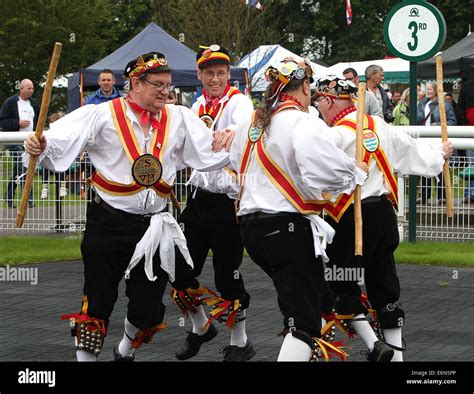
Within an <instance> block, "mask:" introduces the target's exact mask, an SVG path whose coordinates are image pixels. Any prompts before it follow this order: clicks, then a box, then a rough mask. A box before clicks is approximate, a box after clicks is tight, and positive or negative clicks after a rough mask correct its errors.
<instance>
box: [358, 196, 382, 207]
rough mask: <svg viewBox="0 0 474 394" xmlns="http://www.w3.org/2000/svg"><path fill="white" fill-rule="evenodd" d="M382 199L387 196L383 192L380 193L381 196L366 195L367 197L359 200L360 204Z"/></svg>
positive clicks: (373, 202) (376, 201)
mask: <svg viewBox="0 0 474 394" xmlns="http://www.w3.org/2000/svg"><path fill="white" fill-rule="evenodd" d="M382 201H387V196H386V195H385V194H382V195H381V196H373V197H367V198H364V199H363V200H362V201H361V204H364V205H365V204H375V203H378V202H382Z"/></svg>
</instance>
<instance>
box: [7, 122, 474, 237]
mask: <svg viewBox="0 0 474 394" xmlns="http://www.w3.org/2000/svg"><path fill="white" fill-rule="evenodd" d="M397 129H399V130H402V129H403V130H406V131H407V132H409V133H410V134H412V135H414V136H415V137H422V138H432V137H435V136H439V133H440V129H439V127H420V126H416V127H415V126H408V127H397ZM448 131H449V133H450V139H451V141H453V145H454V147H455V148H457V149H472V150H474V128H473V127H464V126H456V127H450V128H449V129H448ZM26 135H27V133H18V132H13V133H6V132H0V143H20V142H22V141H23V140H24V138H25V137H26ZM437 140H438V141H439V138H438V139H437ZM19 163H20V154H19V153H18V152H8V151H0V193H1V194H0V197H1V200H0V212H1V216H0V231H3V232H5V231H12V232H18V233H22V232H32V231H40V232H77V231H82V230H83V229H84V226H85V218H86V208H87V202H88V198H89V196H88V195H87V188H86V182H85V180H86V179H87V177H88V176H89V175H90V172H91V168H90V163H89V162H88V160H87V159H83V160H82V161H81V160H79V158H78V159H77V161H75V162H74V163H73V164H72V165H71V167H70V168H69V169H68V170H67V171H66V172H65V173H63V174H54V173H50V172H48V171H46V170H44V169H42V168H41V167H39V168H38V170H37V173H36V175H35V178H34V182H33V191H32V202H33V204H34V207H32V208H29V209H28V213H27V216H26V219H25V224H24V226H23V228H22V229H16V228H15V224H14V223H15V217H16V208H15V206H18V205H19V201H20V198H21V194H20V193H21V187H20V185H21V181H22V179H20V180H19V181H17V183H18V185H17V187H16V194H15V195H14V197H13V199H12V200H11V201H10V202H11V207H9V204H8V203H7V201H5V197H6V194H7V190H8V185H9V184H11V181H10V180H11V178H12V177H13V176H14V175H15V173H14V172H15V166H17V168H16V169H17V170H19ZM449 164H450V169H451V174H452V182H451V183H452V186H453V206H454V218H452V219H449V220H448V219H447V217H446V213H445V211H446V206H445V201H443V191H444V183H439V184H438V183H437V182H436V180H435V179H430V180H428V181H427V182H425V181H424V182H423V183H422V182H421V180H420V181H419V182H418V193H417V199H418V202H417V225H416V233H417V238H418V239H425V240H445V241H448V240H449V241H453V240H456V241H468V240H473V239H474V221H473V218H472V216H474V157H466V156H460V155H456V156H453V157H452V158H451V160H450V163H449ZM471 166H472V167H473V173H472V175H471V173H470V171H469V170H468V169H469V168H470V167H471ZM21 169H22V170H24V168H23V167H22V166H21ZM17 172H20V173H21V172H23V171H17ZM46 172H47V173H48V175H47V176H46V175H45V173H46ZM188 175H189V174H188V173H187V170H183V171H180V172H179V173H177V177H176V182H175V185H174V193H175V195H176V197H177V199H178V201H179V202H180V205H181V207H182V209H184V207H185V206H186V201H187V198H189V197H190V195H191V192H192V190H191V187H190V186H186V184H185V183H186V180H187V179H188ZM46 177H47V181H46ZM44 185H46V188H44V187H43V186H44ZM10 187H11V186H10ZM44 189H46V190H47V192H48V193H47V196H45V195H44V194H43V195H42V192H43V190H44ZM64 192H66V195H64ZM471 193H472V196H473V198H472V201H471V199H470V197H469V196H471ZM466 196H468V197H467V199H466V198H465V197H466ZM42 197H45V198H42ZM399 208H400V211H399V214H398V215H399V216H398V222H399V226H400V234H401V236H402V238H403V237H407V231H408V181H407V178H399ZM169 211H170V212H172V213H173V214H174V215H175V216H177V210H176V209H174V208H173V206H172V204H171V202H170V203H169Z"/></svg>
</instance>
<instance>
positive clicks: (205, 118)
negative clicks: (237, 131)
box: [201, 115, 214, 128]
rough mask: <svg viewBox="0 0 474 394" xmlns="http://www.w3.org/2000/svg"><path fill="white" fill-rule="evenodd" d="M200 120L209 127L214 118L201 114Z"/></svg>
mask: <svg viewBox="0 0 474 394" xmlns="http://www.w3.org/2000/svg"><path fill="white" fill-rule="evenodd" d="M201 120H202V121H203V122H204V124H205V125H206V126H207V127H208V128H211V127H212V124H213V123H214V119H213V118H212V116H210V115H202V116H201Z"/></svg>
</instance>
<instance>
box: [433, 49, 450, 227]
mask: <svg viewBox="0 0 474 394" xmlns="http://www.w3.org/2000/svg"><path fill="white" fill-rule="evenodd" d="M436 81H437V84H438V104H439V115H440V118H441V140H442V141H443V142H445V141H447V140H448V126H447V121H446V104H445V102H444V88H443V58H442V57H441V56H436ZM443 175H444V184H445V185H446V212H447V214H448V218H452V217H453V191H452V188H451V174H450V173H449V159H446V160H445V161H444V165H443ZM441 196H442V194H441ZM441 198H442V197H441Z"/></svg>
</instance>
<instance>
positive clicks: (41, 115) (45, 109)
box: [16, 42, 63, 228]
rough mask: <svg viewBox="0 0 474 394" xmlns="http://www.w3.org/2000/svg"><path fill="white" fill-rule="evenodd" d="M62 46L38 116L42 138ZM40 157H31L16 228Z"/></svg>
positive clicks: (55, 52)
mask: <svg viewBox="0 0 474 394" xmlns="http://www.w3.org/2000/svg"><path fill="white" fill-rule="evenodd" d="M62 46H63V45H62V44H61V43H59V42H56V43H55V44H54V50H53V56H52V57H51V62H50V64H49V70H48V77H47V78H46V84H45V86H44V92H43V100H42V101H41V108H40V113H39V116H38V123H37V124H36V131H35V136H36V138H38V139H39V138H40V137H41V135H42V134H43V128H44V123H45V121H46V115H47V114H48V108H49V102H50V100H51V91H52V89H53V81H54V76H55V74H56V69H57V67H58V62H59V55H60V54H61V48H62ZM37 160H38V156H31V157H30V162H29V164H28V171H27V172H26V181H25V187H24V189H23V194H22V196H21V203H20V208H19V209H18V213H17V215H16V226H17V227H18V228H20V227H22V226H23V222H24V220H25V215H26V209H27V208H28V198H29V197H30V192H31V185H32V184H33V178H34V175H35V167H36V161H37Z"/></svg>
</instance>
